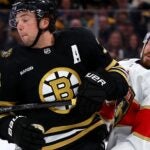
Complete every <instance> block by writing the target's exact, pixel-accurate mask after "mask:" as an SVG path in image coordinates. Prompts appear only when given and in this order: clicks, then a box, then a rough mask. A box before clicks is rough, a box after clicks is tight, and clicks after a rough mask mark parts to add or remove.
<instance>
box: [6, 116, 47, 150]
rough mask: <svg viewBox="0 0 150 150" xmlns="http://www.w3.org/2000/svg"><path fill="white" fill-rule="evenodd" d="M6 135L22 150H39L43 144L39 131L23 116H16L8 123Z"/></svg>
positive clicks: (42, 136)
mask: <svg viewBox="0 0 150 150" xmlns="http://www.w3.org/2000/svg"><path fill="white" fill-rule="evenodd" d="M38 126H39V127H41V128H42V126H40V125H38ZM43 129H44V128H43ZM8 134H9V136H10V138H11V139H12V141H13V142H14V143H16V144H17V145H18V146H19V147H21V148H22V149H23V150H40V149H41V148H42V147H43V146H44V144H45V141H44V134H43V132H42V131H41V129H39V128H38V127H37V126H35V125H32V124H31V122H30V121H29V119H28V118H26V117H23V116H16V117H15V118H13V119H12V120H11V121H10V123H9V128H8Z"/></svg>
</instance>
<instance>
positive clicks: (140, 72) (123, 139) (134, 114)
mask: <svg viewBox="0 0 150 150" xmlns="http://www.w3.org/2000/svg"><path fill="white" fill-rule="evenodd" d="M143 43H144V45H143V49H142V52H141V58H140V59H129V60H124V61H121V62H120V64H121V65H122V66H123V67H124V68H125V69H126V70H127V71H128V73H129V82H130V84H131V86H132V88H133V90H134V92H135V100H134V101H133V103H132V104H131V106H130V108H129V110H128V111H127V114H126V115H125V116H124V117H123V119H122V120H121V121H120V122H119V123H118V125H117V126H116V127H115V128H114V129H113V130H112V132H111V134H110V137H109V141H108V146H107V150H149V149H150V32H149V33H147V34H146V36H145V39H144V41H143Z"/></svg>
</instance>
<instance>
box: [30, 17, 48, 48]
mask: <svg viewBox="0 0 150 150" xmlns="http://www.w3.org/2000/svg"><path fill="white" fill-rule="evenodd" d="M39 24H40V20H38V21H37V28H38V33H37V36H36V38H35V39H34V41H33V43H32V44H31V45H29V46H28V47H31V48H32V47H33V46H34V45H36V44H37V42H38V40H39V38H40V36H41V34H42V32H43V31H46V30H49V29H48V27H47V28H46V29H43V30H42V29H40V25H39Z"/></svg>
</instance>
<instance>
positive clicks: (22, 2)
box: [0, 0, 128, 150]
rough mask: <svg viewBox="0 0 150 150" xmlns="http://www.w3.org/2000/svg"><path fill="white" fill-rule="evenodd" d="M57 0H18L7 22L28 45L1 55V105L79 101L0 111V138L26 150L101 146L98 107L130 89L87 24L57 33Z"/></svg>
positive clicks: (103, 128) (80, 149) (102, 125)
mask: <svg viewBox="0 0 150 150" xmlns="http://www.w3.org/2000/svg"><path fill="white" fill-rule="evenodd" d="M55 21H56V5H55V2H54V0H17V1H15V2H14V4H13V5H12V10H11V12H10V19H9V24H10V25H11V26H13V27H15V28H17V30H18V33H19V35H20V37H21V39H22V41H23V43H24V45H22V46H21V45H20V46H16V47H15V48H12V49H9V50H8V51H7V52H8V53H7V52H5V53H1V58H0V59H1V61H0V63H1V64H0V66H1V68H0V73H1V76H0V77H1V79H0V83H1V85H0V106H2V107H3V106H12V105H19V104H27V103H46V102H51V101H61V100H66V101H67V100H70V99H74V98H75V101H76V102H75V104H74V105H73V104H72V105H67V106H61V107H50V108H43V109H35V110H33V109H32V110H26V111H18V112H12V113H10V114H9V113H7V114H1V115H0V118H1V119H0V138H2V139H5V140H8V141H9V142H12V143H16V144H17V145H18V146H20V147H21V148H22V149H23V150H39V149H42V150H54V149H63V150H103V149H104V144H103V139H104V138H105V136H106V134H107V129H106V125H105V123H104V121H103V120H102V119H101V118H100V116H99V115H98V113H97V111H98V110H99V109H100V107H101V105H102V103H103V101H104V100H105V99H107V100H112V99H119V98H121V97H123V96H124V95H125V94H126V93H127V90H128V84H127V82H126V73H125V71H124V69H123V68H122V67H121V66H119V65H118V63H117V62H116V61H115V60H113V59H112V58H111V57H110V55H109V54H108V52H107V50H106V49H105V48H103V46H102V45H101V44H99V43H98V42H97V40H96V39H95V37H94V36H93V34H92V33H91V32H90V31H89V30H87V29H84V28H71V29H67V30H64V31H60V32H54V31H55Z"/></svg>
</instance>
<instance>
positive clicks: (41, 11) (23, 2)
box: [9, 0, 56, 32]
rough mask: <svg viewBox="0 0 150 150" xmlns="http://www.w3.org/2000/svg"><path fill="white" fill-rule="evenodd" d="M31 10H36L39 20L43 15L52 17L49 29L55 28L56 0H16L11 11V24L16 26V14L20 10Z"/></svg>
mask: <svg viewBox="0 0 150 150" xmlns="http://www.w3.org/2000/svg"><path fill="white" fill-rule="evenodd" d="M26 10H29V11H31V12H35V14H36V17H37V20H38V21H39V20H40V19H42V18H43V17H45V16H47V17H49V18H50V25H49V30H50V31H51V32H53V31H54V30H55V22H56V2H55V0H16V1H15V2H14V3H13V5H12V9H11V12H10V18H9V25H10V26H11V27H16V14H17V13H18V12H20V11H26Z"/></svg>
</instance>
